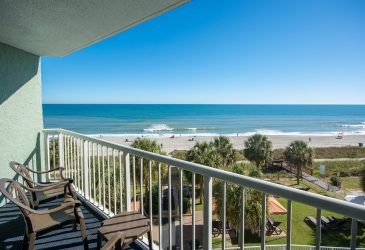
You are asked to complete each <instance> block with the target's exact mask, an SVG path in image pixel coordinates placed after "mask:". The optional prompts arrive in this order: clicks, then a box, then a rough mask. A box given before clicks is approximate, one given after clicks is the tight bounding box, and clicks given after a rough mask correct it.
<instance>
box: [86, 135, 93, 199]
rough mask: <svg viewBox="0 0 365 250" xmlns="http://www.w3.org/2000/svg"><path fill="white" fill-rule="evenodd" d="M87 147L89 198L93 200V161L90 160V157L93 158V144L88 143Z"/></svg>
mask: <svg viewBox="0 0 365 250" xmlns="http://www.w3.org/2000/svg"><path fill="white" fill-rule="evenodd" d="M87 146H88V151H87V152H88V154H89V155H88V156H87V157H88V175H87V176H88V180H89V198H90V200H91V196H92V189H91V187H92V180H91V175H92V170H91V169H92V161H91V159H90V156H92V147H91V146H92V143H91V142H88V143H87Z"/></svg>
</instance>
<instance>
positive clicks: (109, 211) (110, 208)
mask: <svg viewBox="0 0 365 250" xmlns="http://www.w3.org/2000/svg"><path fill="white" fill-rule="evenodd" d="M106 155H107V157H108V166H107V168H108V214H109V215H110V214H111V210H112V206H111V193H110V156H109V148H108V147H107V154H106Z"/></svg>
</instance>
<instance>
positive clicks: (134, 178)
mask: <svg viewBox="0 0 365 250" xmlns="http://www.w3.org/2000/svg"><path fill="white" fill-rule="evenodd" d="M136 196H137V191H136V156H134V155H133V209H134V211H136V210H137V209H136V201H137V197H136Z"/></svg>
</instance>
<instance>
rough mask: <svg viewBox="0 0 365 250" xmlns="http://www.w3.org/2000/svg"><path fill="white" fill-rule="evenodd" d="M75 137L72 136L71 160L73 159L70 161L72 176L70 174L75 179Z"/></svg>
mask: <svg viewBox="0 0 365 250" xmlns="http://www.w3.org/2000/svg"><path fill="white" fill-rule="evenodd" d="M73 139H74V138H73V137H70V161H71V163H70V167H71V169H72V170H71V173H70V174H71V176H70V178H71V179H73V180H74V179H75V176H74V174H75V164H74V146H73V141H74V140H73Z"/></svg>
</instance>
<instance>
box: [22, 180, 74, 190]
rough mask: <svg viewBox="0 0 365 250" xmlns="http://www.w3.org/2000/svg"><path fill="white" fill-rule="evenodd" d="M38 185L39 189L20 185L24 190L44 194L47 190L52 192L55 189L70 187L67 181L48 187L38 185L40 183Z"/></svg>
mask: <svg viewBox="0 0 365 250" xmlns="http://www.w3.org/2000/svg"><path fill="white" fill-rule="evenodd" d="M19 184H20V183H19ZM36 184H37V187H38V188H31V187H27V186H25V185H23V184H20V185H21V186H22V188H24V189H27V190H29V191H31V192H44V191H47V190H52V189H54V188H58V187H67V186H68V185H70V183H69V182H67V181H63V182H58V183H54V184H48V185H38V183H36Z"/></svg>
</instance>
